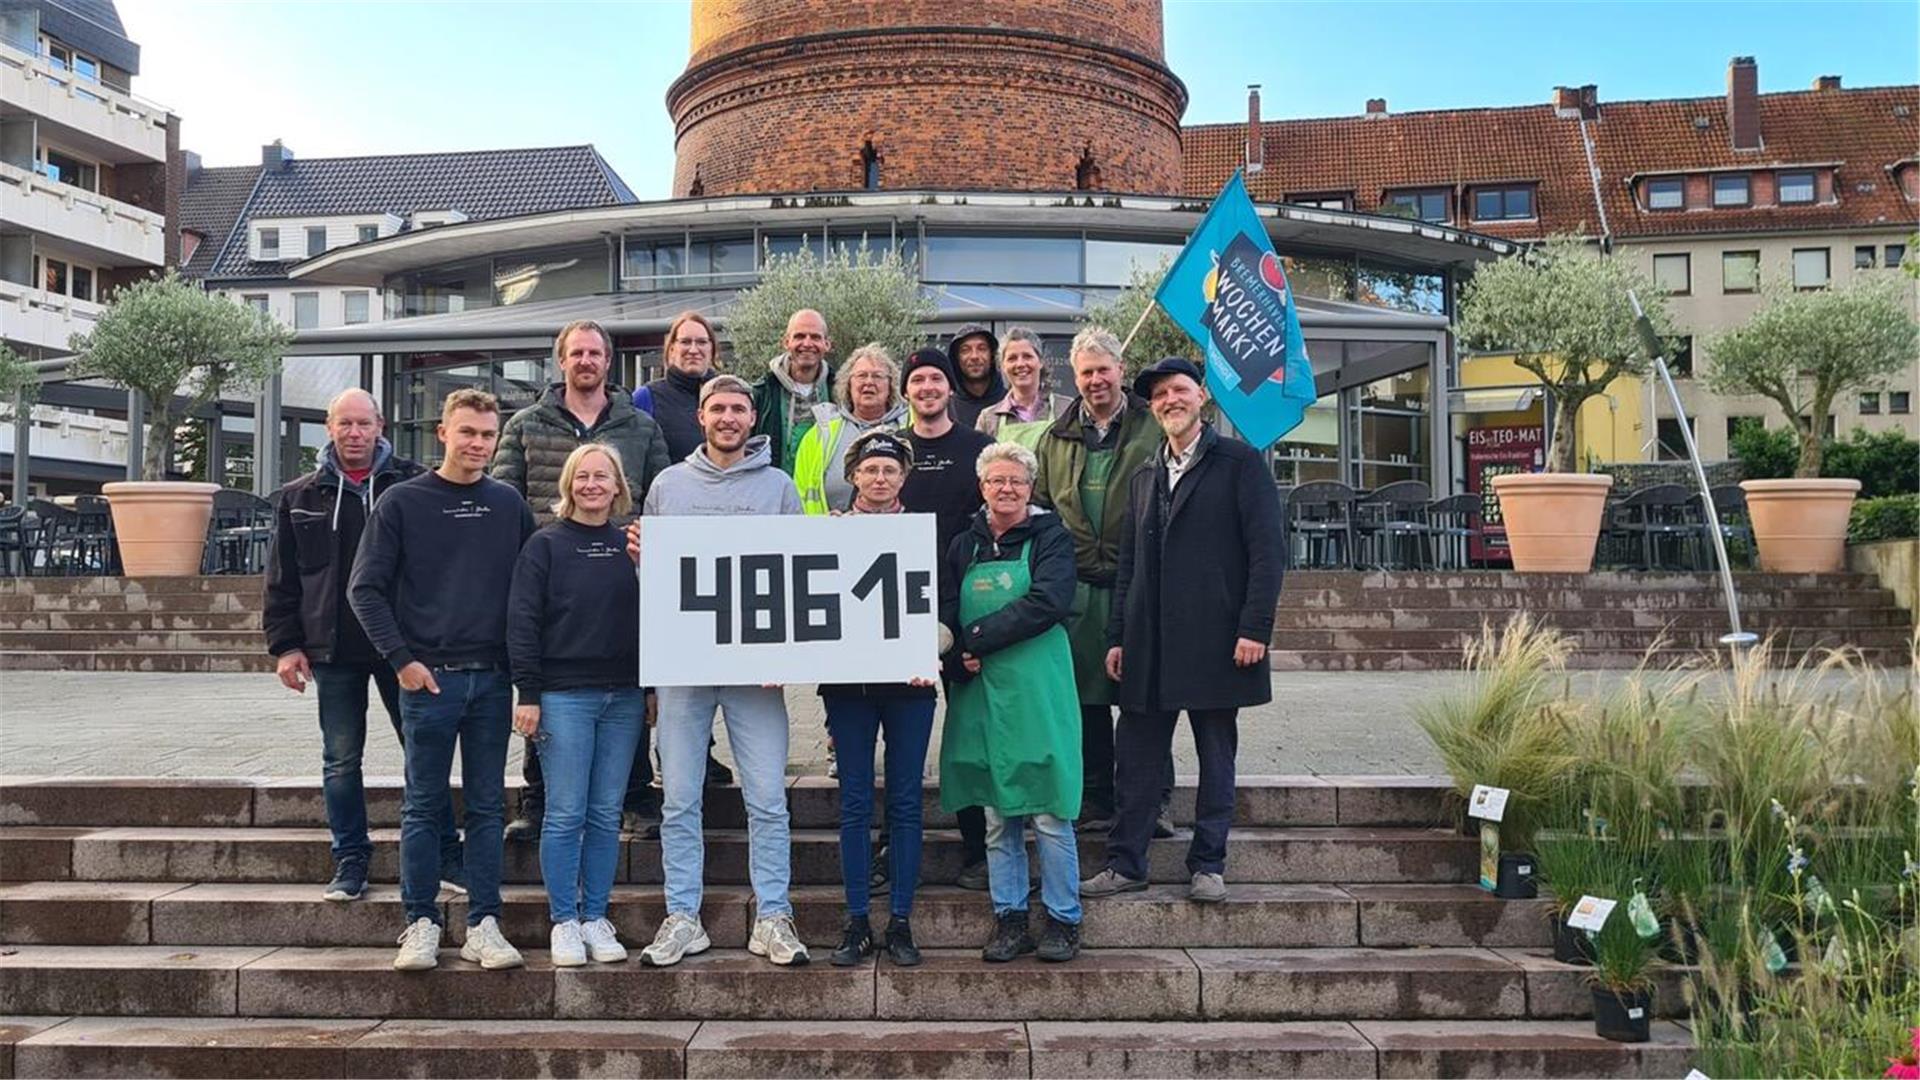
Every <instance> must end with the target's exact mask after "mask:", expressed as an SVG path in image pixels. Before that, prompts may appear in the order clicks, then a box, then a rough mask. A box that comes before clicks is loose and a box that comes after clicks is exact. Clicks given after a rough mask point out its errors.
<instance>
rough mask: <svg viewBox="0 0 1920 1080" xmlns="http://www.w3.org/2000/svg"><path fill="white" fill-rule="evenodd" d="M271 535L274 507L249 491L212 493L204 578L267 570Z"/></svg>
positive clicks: (230, 490) (227, 490)
mask: <svg viewBox="0 0 1920 1080" xmlns="http://www.w3.org/2000/svg"><path fill="white" fill-rule="evenodd" d="M272 531H273V504H272V503H270V502H268V501H267V500H265V499H263V498H261V497H260V496H258V495H255V494H254V493H253V492H251V491H241V490H239V489H238V488H221V489H220V490H219V491H216V492H214V493H213V516H212V518H211V519H209V520H208V522H207V553H206V555H205V556H204V557H203V558H202V560H201V567H200V570H201V572H202V573H205V574H257V573H260V572H261V571H262V570H264V569H265V568H266V563H267V539H268V536H269V535H270V534H271V533H272Z"/></svg>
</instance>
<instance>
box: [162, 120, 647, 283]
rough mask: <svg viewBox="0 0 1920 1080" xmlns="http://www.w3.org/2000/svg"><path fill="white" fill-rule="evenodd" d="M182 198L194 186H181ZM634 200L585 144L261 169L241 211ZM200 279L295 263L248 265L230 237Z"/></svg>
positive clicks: (516, 209)
mask: <svg viewBox="0 0 1920 1080" xmlns="http://www.w3.org/2000/svg"><path fill="white" fill-rule="evenodd" d="M188 190H189V192H191V191H192V185H189V188H188ZM633 201H635V200H634V196H633V192H632V191H631V190H630V189H629V188H628V187H627V185H626V184H625V183H624V182H623V181H622V180H621V179H620V177H619V175H618V174H617V173H615V172H614V171H613V168H612V166H610V165H608V164H607V163H606V161H605V160H604V159H602V158H601V157H600V154H599V153H598V152H597V151H596V150H594V148H593V147H591V146H558V147H547V148H534V149H515V150H477V151H464V152H457V153H444V154H383V155H376V156H368V157H344V158H310V159H300V158H295V159H293V160H292V161H289V162H287V163H286V164H285V165H284V166H282V167H279V168H263V169H261V170H260V176H259V183H258V184H257V185H256V186H255V187H254V189H253V197H252V199H251V201H250V202H248V204H247V205H246V208H245V210H244V211H243V215H242V216H243V217H244V218H245V220H246V221H248V222H251V221H254V220H257V219H261V218H299V217H334V216H340V215H346V214H378V213H392V214H397V215H399V216H401V217H408V216H410V215H412V214H413V213H414V212H415V211H420V210H458V211H460V212H461V213H463V214H465V215H466V216H467V218H468V220H472V221H483V220H487V219H490V218H503V217H513V216H516V215H519V214H536V213H543V212H547V211H553V210H567V209H572V208H574V207H582V206H606V205H609V204H612V203H625V202H633ZM224 239H225V241H226V243H225V247H224V249H223V250H222V251H221V253H220V256H219V259H218V261H217V262H215V263H214V264H213V266H212V268H211V270H210V271H209V273H208V276H210V277H215V278H221V279H227V278H280V277H285V276H286V269H287V267H289V266H291V265H293V263H294V262H297V261H299V260H286V261H282V262H255V261H253V260H251V259H249V258H248V257H247V251H248V247H247V230H246V229H244V228H243V229H240V230H237V231H236V232H235V233H234V235H232V236H231V237H226V238H224Z"/></svg>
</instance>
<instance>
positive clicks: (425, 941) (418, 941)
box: [393, 915, 440, 971]
mask: <svg viewBox="0 0 1920 1080" xmlns="http://www.w3.org/2000/svg"><path fill="white" fill-rule="evenodd" d="M439 966H440V924H439V923H437V922H434V921H433V920H432V919H429V918H427V917H426V916H424V915H423V916H421V917H420V918H418V919H415V920H413V923H412V924H411V925H409V926H408V927H407V928H406V930H405V931H403V932H402V933H401V934H400V952H399V953H398V954H396V955H395V956H394V958H393V970H395V971H430V970H432V969H434V968H436V967H439Z"/></svg>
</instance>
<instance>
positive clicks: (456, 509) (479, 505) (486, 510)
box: [440, 499, 493, 521]
mask: <svg viewBox="0 0 1920 1080" xmlns="http://www.w3.org/2000/svg"><path fill="white" fill-rule="evenodd" d="M440 513H441V514H442V515H444V516H446V517H450V518H453V519H454V520H455V521H471V520H478V519H481V518H485V517H486V516H487V515H489V514H491V513H493V507H491V506H488V505H487V504H486V503H483V502H475V501H474V500H472V499H461V500H460V502H459V503H458V504H456V505H454V506H448V507H444V508H442V509H441V511H440Z"/></svg>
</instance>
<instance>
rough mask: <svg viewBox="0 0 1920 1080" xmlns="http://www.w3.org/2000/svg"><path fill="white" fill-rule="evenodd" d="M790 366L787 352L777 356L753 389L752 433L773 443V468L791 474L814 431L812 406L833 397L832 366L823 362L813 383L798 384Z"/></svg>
mask: <svg viewBox="0 0 1920 1080" xmlns="http://www.w3.org/2000/svg"><path fill="white" fill-rule="evenodd" d="M787 365H788V357H787V354H786V353H781V354H780V355H779V356H776V357H774V358H773V362H772V363H770V364H768V365H767V377H766V378H764V379H762V380H760V384H759V385H758V386H755V387H754V388H753V411H754V413H755V418H754V423H753V433H754V434H755V435H765V436H766V437H767V439H768V441H769V442H770V443H771V444H772V445H771V447H770V449H771V450H772V451H773V467H774V468H776V469H785V470H787V471H788V472H792V471H793V458H794V455H795V454H796V453H797V452H798V451H799V449H800V440H801V439H803V438H805V437H806V434H807V432H809V431H811V430H813V407H814V406H815V405H817V404H819V403H820V402H823V401H827V400H829V399H830V398H832V396H833V367H832V365H830V364H828V363H827V362H826V361H824V360H822V361H821V362H820V371H819V373H818V374H816V375H815V376H814V379H813V381H812V382H810V383H797V382H794V381H793V374H792V372H791V371H789V370H788V366H787Z"/></svg>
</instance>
